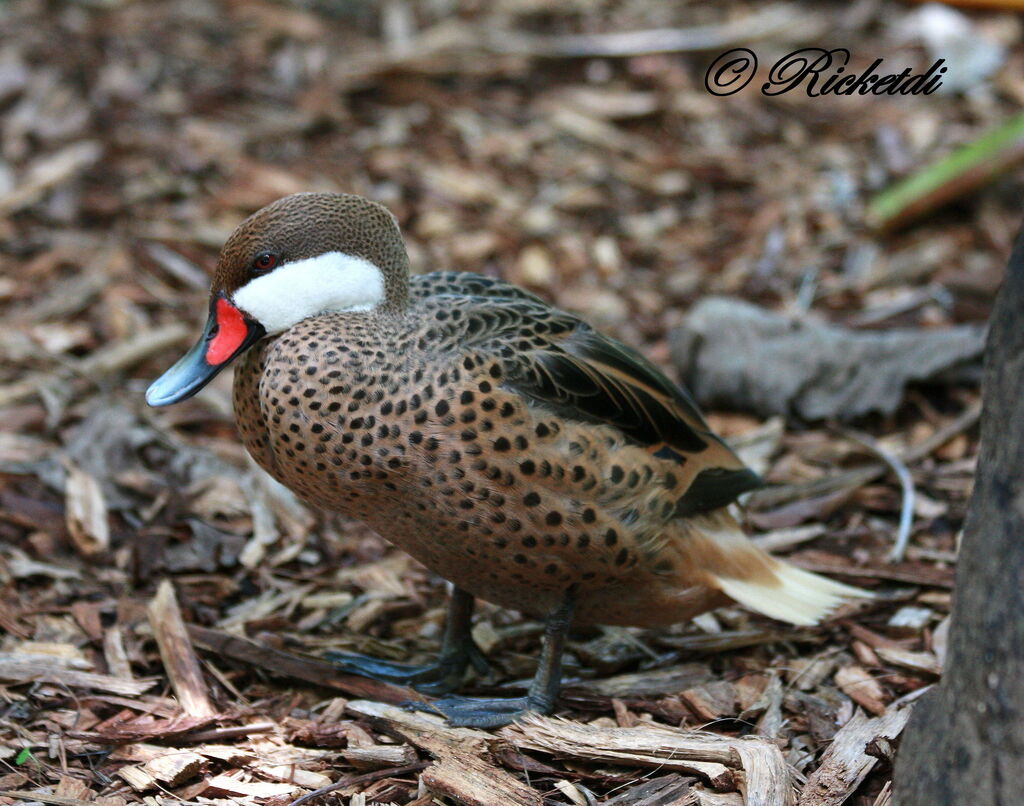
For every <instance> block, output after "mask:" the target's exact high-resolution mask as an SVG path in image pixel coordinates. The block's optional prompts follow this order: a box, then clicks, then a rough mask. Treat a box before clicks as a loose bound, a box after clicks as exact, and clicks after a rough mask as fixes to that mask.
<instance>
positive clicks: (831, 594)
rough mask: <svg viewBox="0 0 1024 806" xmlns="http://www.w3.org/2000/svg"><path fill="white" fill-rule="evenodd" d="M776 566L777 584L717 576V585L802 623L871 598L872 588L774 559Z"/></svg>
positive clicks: (752, 604) (768, 612) (761, 610)
mask: <svg viewBox="0 0 1024 806" xmlns="http://www.w3.org/2000/svg"><path fill="white" fill-rule="evenodd" d="M772 565H773V566H774V567H773V568H772V571H773V572H774V577H775V584H765V583H763V582H759V581H748V580H744V579H730V578H729V577H715V584H716V586H717V587H718V588H719V589H720V590H721V591H722V592H723V593H725V594H726V595H727V596H730V597H731V598H733V599H735V600H736V601H737V602H739V603H740V604H741V605H744V606H745V607H749V608H750V609H751V610H756V611H757V612H758V613H763V614H764V615H766V616H771V617H772V618H776V619H778V620H779V621H788V622H789V623H790V624H796V625H799V626H810V625H812V624H817V623H818V622H820V621H821V620H822V619H824V618H825V617H826V616H828V615H829V614H830V613H831V612H832V611H833V610H835V609H836V608H837V607H838V606H839V605H841V604H842V603H843V602H845V601H847V600H849V599H862V598H870V597H871V594H870V593H869V592H868V591H865V590H862V589H860V588H855V587H853V586H852V585H844V584H842V583H841V582H835V581H833V580H831V579H828V578H826V577H823V576H819V575H818V574H812V573H811V572H810V571H805V570H804V569H802V568H797V567H796V566H795V565H790V564H789V563H786V562H782V561H780V560H773V563H772Z"/></svg>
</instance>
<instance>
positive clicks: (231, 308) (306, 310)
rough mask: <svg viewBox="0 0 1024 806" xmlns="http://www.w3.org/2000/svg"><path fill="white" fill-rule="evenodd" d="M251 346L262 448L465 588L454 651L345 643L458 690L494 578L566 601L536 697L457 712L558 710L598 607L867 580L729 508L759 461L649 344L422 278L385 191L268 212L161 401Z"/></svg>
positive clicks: (517, 295)
mask: <svg viewBox="0 0 1024 806" xmlns="http://www.w3.org/2000/svg"><path fill="white" fill-rule="evenodd" d="M236 359H237V367H236V370H235V378H234V409H235V414H236V416H237V419H238V427H239V430H240V431H241V435H242V438H243V440H244V442H245V446H246V448H247V449H248V450H249V452H250V453H251V454H252V456H253V457H254V458H255V460H256V461H257V462H258V463H259V464H260V466H261V467H263V468H264V469H265V470H266V471H267V472H268V473H270V475H272V476H273V477H274V478H276V479H277V480H278V481H280V482H281V483H282V484H284V485H286V486H287V487H289V488H291V489H292V490H293V491H295V493H297V494H298V495H299V496H300V497H301V498H302V499H303V500H305V501H307V502H309V503H310V504H313V505H315V506H318V507H323V508H326V509H331V510H334V511H337V512H341V513H344V514H345V515H349V516H351V517H354V518H358V519H360V520H362V521H365V522H366V523H367V524H369V525H370V526H371V527H372V528H373V529H374V530H376V531H377V532H378V533H379V534H380V535H382V536H383V537H385V538H387V539H388V540H389V541H391V542H392V543H394V544H395V545H397V546H399V547H401V548H402V549H403V550H405V551H407V552H408V553H409V554H411V555H412V556H413V557H415V558H416V559H417V560H419V561H420V562H422V563H423V564H424V565H426V566H427V567H428V568H430V569H431V570H432V571H434V572H436V573H437V574H439V575H440V576H442V577H444V578H445V579H447V580H449V581H451V583H452V584H453V585H454V592H453V595H452V600H451V606H450V609H449V613H448V619H447V623H446V627H445V632H444V637H443V642H442V647H441V653H440V655H439V657H438V659H437V661H436V662H434V663H432V664H428V665H426V666H421V667H413V666H406V665H399V664H393V663H388V662H384V661H379V660H375V659H372V658H367V657H362V656H353V655H340V654H335V655H333V656H332V660H335V661H336V662H337V663H338V664H339V665H340V666H341V667H342V668H343V669H345V670H347V671H351V672H355V673H358V674H364V675H368V676H372V677H376V678H380V679H385V680H389V681H394V682H401V683H406V684H411V685H414V686H416V687H417V688H418V689H420V690H421V691H426V692H428V693H432V694H446V693H448V692H450V691H452V690H453V689H455V688H456V687H457V686H458V685H459V684H460V682H461V680H462V677H463V674H464V672H465V671H466V667H467V665H468V664H470V663H472V664H474V665H476V666H478V667H479V666H481V665H485V664H484V662H483V659H482V657H481V656H480V653H479V650H478V649H477V647H476V645H475V644H474V642H473V640H472V637H471V636H470V619H471V616H472V610H473V601H474V598H476V597H479V598H481V599H485V600H487V601H490V602H494V603H496V604H498V605H501V606H504V607H508V608H514V609H516V610H520V611H523V612H525V613H528V614H531V615H534V616H537V617H541V618H544V619H546V630H545V635H544V639H543V644H542V652H541V659H540V662H539V665H538V670H537V674H536V676H535V678H534V681H533V684H532V685H531V687H530V689H529V692H528V694H527V696H525V697H522V698H516V699H507V700H506V699H490V700H481V699H473V698H467V697H458V696H453V695H450V694H449V695H448V696H444V697H442V698H440V699H438V700H435V701H434V702H433V703H432V704H431V707H432V708H434V709H436V710H438V711H440V712H442V713H444V714H445V715H446V716H447V717H448V719H449V721H450V722H451V723H452V724H457V725H473V726H481V727H486V726H496V725H501V724H505V723H508V722H510V721H512V720H513V719H515V718H516V717H517V716H518V715H520V714H522V713H524V712H527V711H536V712H547V711H550V710H551V709H552V707H553V704H554V699H555V696H556V695H557V693H558V690H559V685H560V677H561V655H562V649H563V646H564V643H565V637H566V633H567V631H568V629H569V626H570V624H571V623H574V622H575V623H595V622H596V623H602V624H622V625H636V626H643V627H652V626H658V625H667V624H673V623H675V622H680V621H684V620H687V619H690V618H692V617H693V616H696V615H698V614H700V613H703V612H705V611H707V610H710V609H712V608H715V607H718V606H720V605H723V604H726V603H728V602H730V601H737V602H739V603H741V604H743V605H745V606H746V607H748V608H750V609H752V610H755V611H757V612H759V613H763V614H765V615H768V616H771V617H773V618H776V619H780V620H782V621H787V622H789V623H791V624H814V623H816V622H818V621H819V620H820V619H822V618H823V617H824V616H826V615H827V614H828V613H829V612H830V611H831V610H832V609H833V608H834V607H835V606H836V605H837V604H838V603H840V602H841V601H842V600H843V599H845V598H847V597H853V596H861V595H864V593H863V592H862V591H859V590H857V589H856V588H851V587H849V586H846V585H841V584H839V583H836V582H833V581H831V580H828V579H825V578H823V577H820V576H817V575H814V574H811V573H809V572H807V571H803V570H801V569H798V568H795V567H793V566H791V565H789V564H787V563H785V562H782V561H780V560H777V559H775V558H772V557H770V556H769V555H767V554H766V553H765V552H764V551H762V550H761V549H759V548H757V547H756V546H755V545H754V544H753V543H751V542H750V541H749V540H748V539H747V537H746V536H745V535H744V533H743V531H742V530H741V529H740V527H739V526H738V524H737V523H736V521H735V520H734V519H733V517H732V516H731V515H730V513H729V511H728V509H727V507H728V506H729V505H730V504H731V503H732V502H733V501H735V500H736V498H737V496H739V495H740V494H742V493H744V492H746V491H748V490H751V489H752V488H754V487H756V486H757V485H758V484H759V479H758V477H757V475H755V474H754V473H753V472H752V471H751V470H749V469H748V468H746V467H745V466H744V465H743V463H742V462H741V461H740V460H739V458H738V457H737V456H736V455H735V454H734V453H733V452H732V450H730V449H729V448H728V447H727V446H726V445H725V443H724V442H723V441H722V440H721V439H719V438H718V437H717V436H716V435H715V434H714V433H712V432H711V430H710V428H709V427H708V425H707V423H706V422H705V421H704V418H703V417H702V416H701V414H700V412H699V411H698V409H697V407H696V406H695V405H694V403H693V401H692V400H691V399H690V398H689V396H688V395H687V393H686V392H685V391H683V390H682V389H680V388H679V387H678V386H675V385H674V384H672V383H670V382H669V381H668V380H667V379H666V378H665V376H664V375H662V373H661V372H659V371H658V370H657V369H656V368H655V367H654V366H653V365H652V364H650V363H649V362H648V361H647V360H646V359H644V358H643V357H642V356H641V355H640V354H639V353H637V352H636V351H635V350H632V349H630V348H629V347H626V346H625V345H623V344H621V343H619V342H617V341H615V340H613V339H610V338H608V337H607V336H603V335H601V334H600V333H598V332H597V331H595V330H593V329H592V328H591V327H590V326H588V325H587V324H586V323H585V322H584V321H582V320H581V319H579V318H578V317H576V316H574V315H572V314H569V313H566V312H564V311H560V310H557V309H555V308H552V307H550V306H549V305H547V304H545V303H544V302H543V301H541V300H540V299H539V298H537V297H536V296H534V295H533V294H530V293H528V292H526V291H523V290H522V289H519V288H516V287H515V286H512V285H509V284H507V283H504V282H501V281H499V280H495V279H492V278H489V277H484V276H481V275H477V274H471V273H453V272H438V273H433V274H426V275H418V276H410V274H409V262H408V257H407V255H406V250H405V246H404V243H403V240H402V236H401V234H400V232H399V229H398V225H397V223H396V221H395V219H394V217H393V216H392V215H391V214H390V212H388V210H386V209H385V208H384V207H382V206H380V205H378V204H376V203H374V202H371V201H369V200H367V199H364V198H361V197H359V196H351V195H342V194H333V193H300V194H296V195H292V196H288V197H286V198H283V199H280V200H279V201H276V202H274V203H273V204H271V205H269V206H267V207H265V208H263V209H262V210H260V211H259V212H257V213H255V214H254V215H252V216H251V217H249V218H248V219H246V220H245V221H244V222H243V223H242V224H241V225H240V226H239V227H238V229H237V230H235V232H234V233H233V234H232V235H231V237H230V238H229V239H228V241H227V243H226V244H225V246H224V248H223V250H222V252H221V254H220V258H219V261H218V264H217V269H216V273H215V275H214V279H213V287H212V294H211V299H210V314H209V320H208V321H207V324H206V328H205V330H204V331H203V334H202V336H201V338H200V339H199V341H198V343H197V344H196V345H195V346H194V347H193V348H192V349H191V350H190V351H189V352H188V353H187V354H186V355H185V356H184V357H182V358H181V360H179V361H178V362H177V363H176V364H175V365H174V366H173V367H171V368H170V369H169V370H168V371H167V372H166V373H164V375H163V376H161V377H160V378H159V379H158V380H157V381H155V382H154V383H153V384H152V386H150V388H149V391H148V392H147V395H146V399H147V400H148V401H149V403H150V404H151V405H154V406H165V405H168V404H171V403H176V402H178V401H180V400H183V399H185V398H187V397H189V396H191V395H193V394H195V393H196V392H197V391H198V390H200V389H201V388H202V387H203V386H204V385H205V384H206V383H207V382H208V381H209V380H210V379H211V378H212V377H213V376H214V375H216V374H217V372H219V371H220V370H222V369H223V368H224V367H226V366H227V365H228V364H230V363H231V362H232V361H235V360H236Z"/></svg>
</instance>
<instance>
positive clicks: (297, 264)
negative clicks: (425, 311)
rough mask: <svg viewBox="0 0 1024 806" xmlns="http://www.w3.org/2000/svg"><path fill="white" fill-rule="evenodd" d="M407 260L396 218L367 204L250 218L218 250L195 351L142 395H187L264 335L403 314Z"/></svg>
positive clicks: (153, 401) (294, 208) (309, 198)
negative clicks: (322, 321)
mask: <svg viewBox="0 0 1024 806" xmlns="http://www.w3.org/2000/svg"><path fill="white" fill-rule="evenodd" d="M408 277H409V262H408V257H407V255H406V251H405V244H404V243H403V242H402V236H401V233H400V232H399V230H398V224H397V223H396V221H395V218H394V216H392V215H391V213H390V212H388V210H387V209H385V208H384V207H382V206H381V205H379V204H376V203H375V202H372V201H370V200H369V199H364V198H362V197H361V196H350V195H345V194H341V193H296V194H294V195H292V196H285V197H284V198H283V199H278V200H277V201H276V202H274V203H273V204H270V205H268V206H266V207H264V208H263V209H262V210H260V211H258V212H256V213H254V214H253V215H251V216H249V218H247V219H246V220H245V221H243V222H242V223H241V224H240V225H239V227H238V229H236V230H235V231H234V232H233V233H232V234H231V237H229V238H228V240H227V243H225V244H224V248H223V249H222V250H221V253H220V257H219V259H218V261H217V269H216V271H215V273H214V276H213V287H212V289H211V294H210V315H209V318H208V319H207V320H206V327H205V328H204V329H203V334H202V336H200V337H199V341H198V342H197V343H196V344H195V346H194V347H193V348H192V349H191V350H189V351H188V352H187V353H186V354H185V355H184V356H182V357H181V359H179V360H178V362H177V363H176V364H175V365H174V366H172V367H171V368H170V369H169V370H167V372H165V373H164V374H163V375H161V376H160V377H159V378H157V379H156V380H155V381H154V382H153V383H152V385H151V386H150V387H149V389H148V390H147V391H146V401H147V402H148V403H149V405H151V406H167V405H169V404H171V403H177V402H178V401H181V400H184V399H186V398H188V397H191V396H192V395H194V394H195V393H196V392H198V391H199V390H200V389H202V388H203V387H204V386H205V385H206V384H207V383H209V381H210V380H211V379H212V378H213V377H214V375H216V374H217V373H218V372H220V371H221V370H222V369H224V367H226V366H227V365H228V364H230V363H231V361H232V360H234V359H235V358H237V357H238V356H239V355H241V354H242V353H243V352H245V350H247V349H248V348H249V347H251V346H252V345H253V344H255V343H256V342H257V341H259V340H260V339H261V338H262V337H263V336H266V335H274V334H276V333H282V332H284V331H285V330H288V329H289V328H290V327H292V326H293V325H295V324H298V323H299V322H301V321H302V320H303V319H308V318H309V317H311V316H316V315H317V314H321V313H329V312H339V313H344V312H353V313H355V312H359V313H363V314H365V313H366V312H369V311H378V310H380V311H399V310H401V308H402V307H403V306H404V305H405V303H406V299H407V294H408Z"/></svg>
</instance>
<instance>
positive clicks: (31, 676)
mask: <svg viewBox="0 0 1024 806" xmlns="http://www.w3.org/2000/svg"><path fill="white" fill-rule="evenodd" d="M0 680H6V681H8V682H11V683H53V684H55V685H60V686H67V687H68V688H87V689H92V690H93V691H103V692H107V693H110V694H123V695H125V696H138V695H139V694H142V693H143V692H144V691H146V690H147V689H150V688H152V687H153V685H154V682H155V681H153V680H122V679H120V678H118V677H112V676H110V675H105V674H94V673H92V672H79V671H76V670H73V669H68V668H66V667H65V666H64V664H62V663H61V662H60V661H59V660H27V659H26V658H25V656H24V655H11V654H8V653H0Z"/></svg>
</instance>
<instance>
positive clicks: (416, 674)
mask: <svg viewBox="0 0 1024 806" xmlns="http://www.w3.org/2000/svg"><path fill="white" fill-rule="evenodd" d="M324 657H325V658H327V660H329V661H330V662H331V663H333V664H334V665H335V666H337V667H338V668H339V669H340V670H341V671H343V672H347V673H349V674H357V675H360V676H361V677H369V678H372V679H374V680H381V681H383V682H385V683H394V684H396V685H399V686H411V687H412V688H414V689H416V690H417V691H422V692H423V693H424V694H431V695H435V696H436V695H439V694H447V693H448V692H449V691H454V690H455V689H457V688H458V687H459V686H460V685H461V684H462V678H463V677H464V676H465V674H466V667H467V666H469V665H470V664H472V665H473V668H474V669H476V670H477V672H478V673H479V674H486V673H487V671H488V669H489V667H488V665H487V660H486V659H485V658H484V656H483V653H482V652H481V651H480V647H478V646H477V645H476V643H475V642H474V641H472V640H470V641H469V643H468V645H467V646H465V647H462V648H460V651H459V652H458V653H454V654H450V655H447V656H446V655H442V656H441V657H439V658H438V659H437V660H435V661H433V662H432V663H424V664H421V665H415V664H409V663H394V662H392V661H386V660H379V659H378V658H372V657H370V656H368V655H355V654H348V653H345V652H326V653H324Z"/></svg>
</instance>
